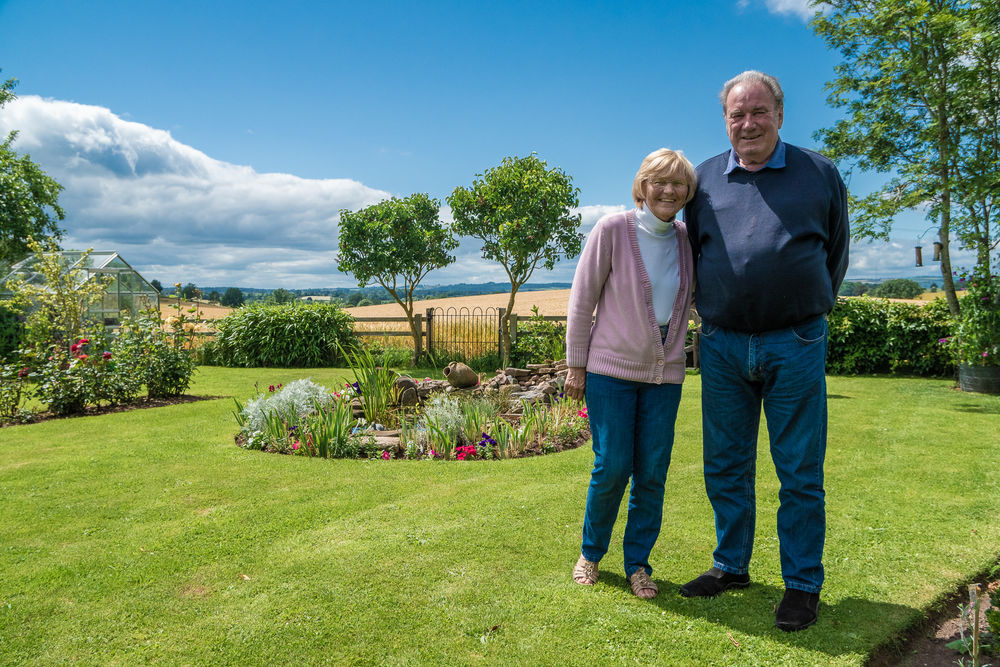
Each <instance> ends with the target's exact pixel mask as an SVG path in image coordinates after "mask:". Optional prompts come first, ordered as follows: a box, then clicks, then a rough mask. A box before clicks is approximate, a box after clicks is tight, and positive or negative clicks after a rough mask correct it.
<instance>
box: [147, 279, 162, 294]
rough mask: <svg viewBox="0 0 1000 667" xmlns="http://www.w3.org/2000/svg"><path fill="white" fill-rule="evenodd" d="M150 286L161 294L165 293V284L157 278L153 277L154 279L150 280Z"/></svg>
mask: <svg viewBox="0 0 1000 667" xmlns="http://www.w3.org/2000/svg"><path fill="white" fill-rule="evenodd" d="M149 286H150V287H152V288H153V289H155V290H156V291H157V292H159V293H160V294H163V285H162V284H161V283H160V281H159V280H157V279H156V278H153V279H152V280H150V281H149Z"/></svg>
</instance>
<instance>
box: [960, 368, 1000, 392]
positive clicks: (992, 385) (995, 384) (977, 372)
mask: <svg viewBox="0 0 1000 667" xmlns="http://www.w3.org/2000/svg"><path fill="white" fill-rule="evenodd" d="M958 386H959V388H960V389H961V390H962V391H975V392H978V393H980V394H1000V366H970V365H969V364H959V365H958Z"/></svg>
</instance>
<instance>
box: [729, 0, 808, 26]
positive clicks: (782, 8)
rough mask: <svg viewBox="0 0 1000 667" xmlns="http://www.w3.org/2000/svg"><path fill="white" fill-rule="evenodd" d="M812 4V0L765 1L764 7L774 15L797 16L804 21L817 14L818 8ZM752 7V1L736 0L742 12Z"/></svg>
mask: <svg viewBox="0 0 1000 667" xmlns="http://www.w3.org/2000/svg"><path fill="white" fill-rule="evenodd" d="M811 4H812V3H811V0H764V5H765V6H766V7H767V10H768V11H769V12H771V13H772V14H779V15H787V16H796V17H798V18H800V19H802V20H803V21H808V20H809V19H811V18H812V17H813V15H815V14H816V8H815V7H812V6H811ZM751 5H752V3H751V0H736V8H737V9H738V10H739V11H741V12H744V11H747V10H748V9H750V8H751Z"/></svg>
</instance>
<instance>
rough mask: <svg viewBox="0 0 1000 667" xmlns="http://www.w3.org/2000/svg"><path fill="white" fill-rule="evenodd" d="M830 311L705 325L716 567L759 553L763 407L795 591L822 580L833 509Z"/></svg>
mask: <svg viewBox="0 0 1000 667" xmlns="http://www.w3.org/2000/svg"><path fill="white" fill-rule="evenodd" d="M826 334H827V329H826V318H825V317H823V316H820V317H817V318H814V319H811V320H809V321H807V322H805V323H803V324H801V325H797V326H794V327H790V328H788V329H778V330H775V331H768V332H765V333H762V334H746V333H741V332H738V331H731V330H729V329H723V328H722V327H717V326H713V325H711V324H709V323H704V324H703V326H702V336H701V378H702V390H701V399H702V403H701V408H702V425H703V430H704V457H705V489H706V491H707V492H708V498H709V500H710V501H711V503H712V509H713V510H714V511H715V535H716V540H717V543H718V546H717V548H716V550H715V553H714V554H713V555H714V559H715V566H716V567H718V568H719V569H721V570H724V571H726V572H731V573H733V574H744V573H746V572H747V571H748V568H749V565H750V556H751V554H752V552H753V537H754V523H755V520H756V513H757V512H756V496H755V491H754V488H755V476H756V461H757V432H758V430H759V427H760V411H761V405H762V404H763V407H764V416H765V417H766V419H767V431H768V434H769V436H770V441H771V459H772V460H773V461H774V467H775V469H776V471H777V473H778V480H779V482H780V483H781V489H780V491H779V492H778V499H779V502H780V505H779V508H778V540H779V544H780V550H781V575H782V579H784V582H785V587H786V588H795V589H799V590H803V591H807V592H810V593H818V592H819V591H820V588H821V587H822V586H823V562H822V561H823V542H824V540H825V537H826V508H825V493H824V491H823V459H824V458H825V456H826V421H827V417H826V374H825V365H826V364H825V362H826Z"/></svg>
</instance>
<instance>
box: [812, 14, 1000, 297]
mask: <svg viewBox="0 0 1000 667" xmlns="http://www.w3.org/2000/svg"><path fill="white" fill-rule="evenodd" d="M998 4H1000V3H998V0H986V1H983V2H966V1H962V0H917V1H913V0H817V1H816V2H814V5H815V6H816V7H817V8H819V9H825V10H827V11H826V12H825V13H820V14H817V15H816V17H815V18H814V19H813V20H812V26H813V29H814V30H815V31H816V33H817V34H818V35H820V36H821V37H822V38H823V39H824V40H825V41H826V42H827V44H828V45H829V46H830V47H832V48H835V49H837V50H838V51H840V53H841V55H842V56H843V62H841V63H840V64H839V65H837V67H836V78H835V79H834V80H833V81H831V82H829V83H828V84H827V88H828V90H829V91H830V95H829V97H828V103H829V104H830V105H831V106H834V107H837V108H844V109H846V111H847V113H846V116H845V117H844V118H843V119H841V120H840V121H838V122H837V123H836V124H835V125H834V126H833V127H829V128H826V129H822V130H820V131H818V132H817V133H816V138H817V139H819V140H820V141H822V142H823V144H824V145H825V147H826V152H827V154H828V155H829V156H830V157H832V158H833V159H834V160H836V161H838V162H841V163H843V162H849V163H854V164H856V166H857V167H859V168H860V169H862V170H864V171H875V172H880V173H889V174H891V177H890V178H889V180H888V181H887V182H886V184H885V185H883V186H882V187H881V188H880V189H879V190H877V191H876V192H873V193H871V194H870V195H868V196H866V197H863V198H860V199H858V198H853V197H852V202H851V204H852V223H853V231H852V235H853V236H854V237H855V238H858V239H861V238H872V239H888V237H889V232H890V230H891V228H892V222H893V219H894V217H895V216H896V215H897V214H898V213H900V212H901V211H904V210H908V209H916V208H921V207H923V208H926V210H927V215H928V219H929V220H932V221H934V222H935V223H936V224H937V226H938V239H939V242H940V243H941V245H942V252H941V275H942V282H943V287H944V291H945V294H946V296H947V299H948V306H949V309H950V310H951V312H952V314H955V315H957V314H958V312H959V302H958V299H957V297H956V295H955V285H954V281H953V279H952V275H953V269H952V265H951V253H950V242H951V239H952V235H953V234H954V236H955V237H956V238H957V239H958V240H959V242H960V243H961V244H962V246H963V247H969V248H973V249H975V250H976V252H977V257H978V263H979V264H980V265H982V267H985V268H986V269H987V272H988V267H989V253H990V252H991V251H992V250H993V249H995V248H996V243H997V241H996V231H995V228H994V229H992V230H991V229H990V224H989V223H990V219H991V217H995V215H996V210H997V209H996V206H997V195H998V194H1000V187H998V185H1000V158H998V155H1000V142H998V141H997V132H998V123H997V114H998V113H1000V111H998V107H1000V105H998V104H997V102H998V96H1000V92H998V91H1000V87H998V86H1000V77H998V74H997V72H998V67H997V66H998V64H1000V60H998V46H1000V45H998V38H997V31H996V25H997V24H998V19H1000V15H998ZM848 171H849V170H848ZM987 275H988V273H987Z"/></svg>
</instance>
